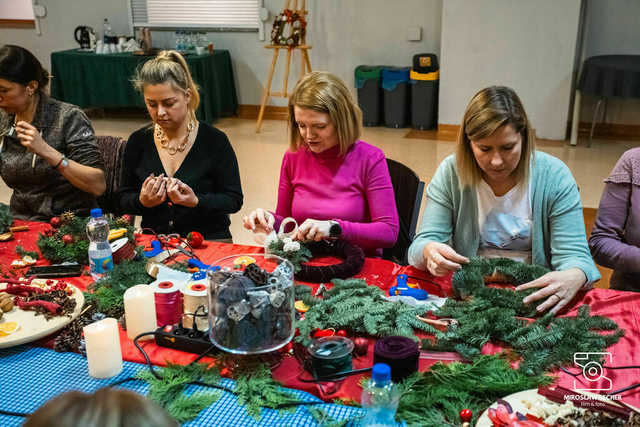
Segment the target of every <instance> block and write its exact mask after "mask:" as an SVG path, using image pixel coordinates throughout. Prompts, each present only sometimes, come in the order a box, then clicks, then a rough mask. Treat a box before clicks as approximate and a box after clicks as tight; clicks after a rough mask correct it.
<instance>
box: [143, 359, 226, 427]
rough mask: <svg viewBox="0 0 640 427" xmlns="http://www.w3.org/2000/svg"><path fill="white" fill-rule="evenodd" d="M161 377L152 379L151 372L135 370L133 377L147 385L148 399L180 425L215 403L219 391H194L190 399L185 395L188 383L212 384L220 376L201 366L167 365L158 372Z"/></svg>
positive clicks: (213, 370) (196, 364) (219, 393)
mask: <svg viewBox="0 0 640 427" xmlns="http://www.w3.org/2000/svg"><path fill="white" fill-rule="evenodd" d="M160 376H161V378H156V377H155V376H154V375H153V374H152V373H151V371H149V370H146V369H143V370H140V371H138V373H137V374H136V378H138V379H140V380H143V381H146V382H147V383H149V386H150V388H149V396H148V397H149V398H150V399H151V400H153V401H154V402H156V403H158V404H159V405H160V406H162V407H163V408H164V409H166V410H167V412H168V413H169V415H171V416H172V417H174V418H175V419H176V420H177V421H178V422H179V423H180V424H182V423H185V422H187V421H190V420H192V419H194V418H196V417H197V416H198V414H199V413H200V411H202V410H203V409H204V408H206V407H208V406H209V405H211V404H212V403H214V402H216V401H217V400H218V399H219V398H220V396H221V395H222V393H221V392H219V391H215V392H211V391H208V392H203V391H200V392H196V393H193V394H192V395H190V396H187V395H186V394H185V389H186V388H187V385H189V383H191V382H194V381H202V382H205V383H207V384H216V383H218V382H219V380H220V375H219V373H218V371H217V370H216V369H209V368H207V366H206V365H204V364H198V363H194V364H192V365H186V366H182V365H174V364H169V365H168V366H167V367H166V368H165V369H163V370H162V371H161V374H160Z"/></svg>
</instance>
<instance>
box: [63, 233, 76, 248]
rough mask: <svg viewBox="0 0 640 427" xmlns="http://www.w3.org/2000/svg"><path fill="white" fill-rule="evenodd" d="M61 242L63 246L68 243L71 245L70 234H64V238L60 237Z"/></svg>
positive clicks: (71, 238)
mask: <svg viewBox="0 0 640 427" xmlns="http://www.w3.org/2000/svg"><path fill="white" fill-rule="evenodd" d="M62 241H63V242H64V244H65V245H68V244H70V243H73V241H74V239H73V236H72V235H71V234H65V235H64V236H62Z"/></svg>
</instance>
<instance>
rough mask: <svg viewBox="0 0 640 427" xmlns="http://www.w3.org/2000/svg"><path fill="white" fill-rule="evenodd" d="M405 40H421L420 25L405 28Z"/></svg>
mask: <svg viewBox="0 0 640 427" xmlns="http://www.w3.org/2000/svg"><path fill="white" fill-rule="evenodd" d="M407 40H408V41H410V42H419V41H420V40H422V27H409V28H407Z"/></svg>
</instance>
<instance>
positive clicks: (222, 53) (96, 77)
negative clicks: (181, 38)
mask: <svg viewBox="0 0 640 427" xmlns="http://www.w3.org/2000/svg"><path fill="white" fill-rule="evenodd" d="M149 59H151V57H148V56H138V55H133V54H132V53H112V54H108V55H96V54H95V53H91V52H80V51H78V50H76V49H73V50H65V51H61V52H54V53H52V54H51V74H52V75H53V79H52V80H51V96H52V97H54V98H56V99H59V100H61V101H65V102H69V103H71V104H75V105H77V106H79V107H81V108H96V107H100V108H114V107H115V108H117V107H142V108H144V106H145V105H144V101H143V98H142V95H141V94H140V93H138V92H137V91H136V90H135V89H134V87H133V84H132V83H131V80H132V79H133V76H134V74H135V70H136V67H137V66H138V65H139V64H141V63H143V62H145V61H147V60H149ZM185 59H186V60H187V64H189V68H190V69H191V74H192V75H193V79H194V80H195V82H196V83H197V84H198V85H199V87H200V107H199V108H198V111H197V112H196V114H197V116H198V118H199V119H200V120H202V121H204V122H206V123H212V122H213V121H214V120H215V119H217V118H218V117H221V116H228V115H232V114H235V112H236V110H237V108H238V98H237V96H236V87H235V83H234V80H233V68H232V67H231V56H230V55H229V51H228V50H216V51H215V52H214V53H212V54H209V53H208V52H207V53H205V54H203V55H195V54H191V55H186V56H185Z"/></svg>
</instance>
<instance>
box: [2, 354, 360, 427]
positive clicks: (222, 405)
mask: <svg viewBox="0 0 640 427" xmlns="http://www.w3.org/2000/svg"><path fill="white" fill-rule="evenodd" d="M123 365H124V368H123V370H122V372H121V373H120V374H119V375H118V376H116V377H113V378H108V379H104V380H98V379H95V378H91V377H90V376H89V375H88V373H87V361H86V359H85V358H84V357H82V356H81V355H79V354H76V353H57V352H55V351H53V350H49V349H46V348H41V347H31V346H26V345H25V346H18V347H13V348H8V349H2V350H0V378H2V379H3V380H2V382H0V396H1V399H0V409H2V410H5V411H11V412H26V413H31V412H34V411H35V410H36V409H38V408H39V407H40V406H41V405H42V404H44V403H45V402H46V401H47V400H49V399H51V398H52V397H54V396H56V395H58V394H60V393H64V392H66V391H70V390H81V391H84V392H94V391H96V390H97V389H99V388H101V387H104V386H107V385H109V384H111V383H113V382H115V381H117V380H120V379H124V378H128V377H131V376H133V375H135V374H136V372H138V371H139V370H141V369H147V368H146V366H144V365H140V364H137V363H132V362H124V364H123ZM222 381H223V385H225V386H227V387H230V388H233V386H234V382H233V381H232V380H226V379H223V380H222ZM119 387H122V388H126V389H128V390H132V391H135V392H137V393H140V394H143V395H146V394H147V393H148V391H149V386H148V385H147V383H145V382H143V381H129V382H127V383H125V384H123V385H122V386H119ZM204 389H205V388H204V387H200V386H189V387H188V388H187V391H186V393H187V394H190V393H192V392H194V391H196V390H204ZM208 390H211V389H208ZM288 391H291V392H292V393H294V394H295V395H296V396H297V397H298V399H299V400H302V401H309V402H315V401H317V402H321V400H320V399H318V398H317V397H315V396H313V395H311V394H309V393H305V392H302V391H299V390H292V389H288ZM314 407H315V408H321V409H323V410H325V411H326V412H327V413H328V415H329V416H331V417H333V418H334V419H335V420H337V421H340V420H344V419H348V418H355V417H359V416H360V415H362V409H360V408H356V407H349V406H342V405H334V404H325V405H319V406H314ZM23 422H24V418H18V417H10V416H5V415H0V426H3V427H12V426H19V425H21V424H22V423H23ZM184 425H185V426H258V425H260V426H270V425H277V426H316V425H318V424H317V422H316V421H315V420H314V419H313V417H312V416H311V415H310V414H309V412H308V411H307V410H306V409H305V408H304V407H299V408H297V409H296V411H295V412H292V413H287V412H280V411H276V410H271V409H263V410H262V418H261V419H260V420H259V421H256V420H255V419H254V418H251V417H249V416H248V415H247V413H246V411H245V409H244V408H243V407H242V406H239V405H238V403H237V400H236V397H235V396H233V395H231V394H230V393H224V392H223V393H222V397H221V398H220V399H219V400H218V401H217V402H215V403H214V404H212V405H211V406H209V407H208V408H206V409H205V410H203V411H202V412H201V413H200V415H199V416H198V417H197V418H196V419H195V420H193V421H190V422H188V423H186V424H184Z"/></svg>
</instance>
